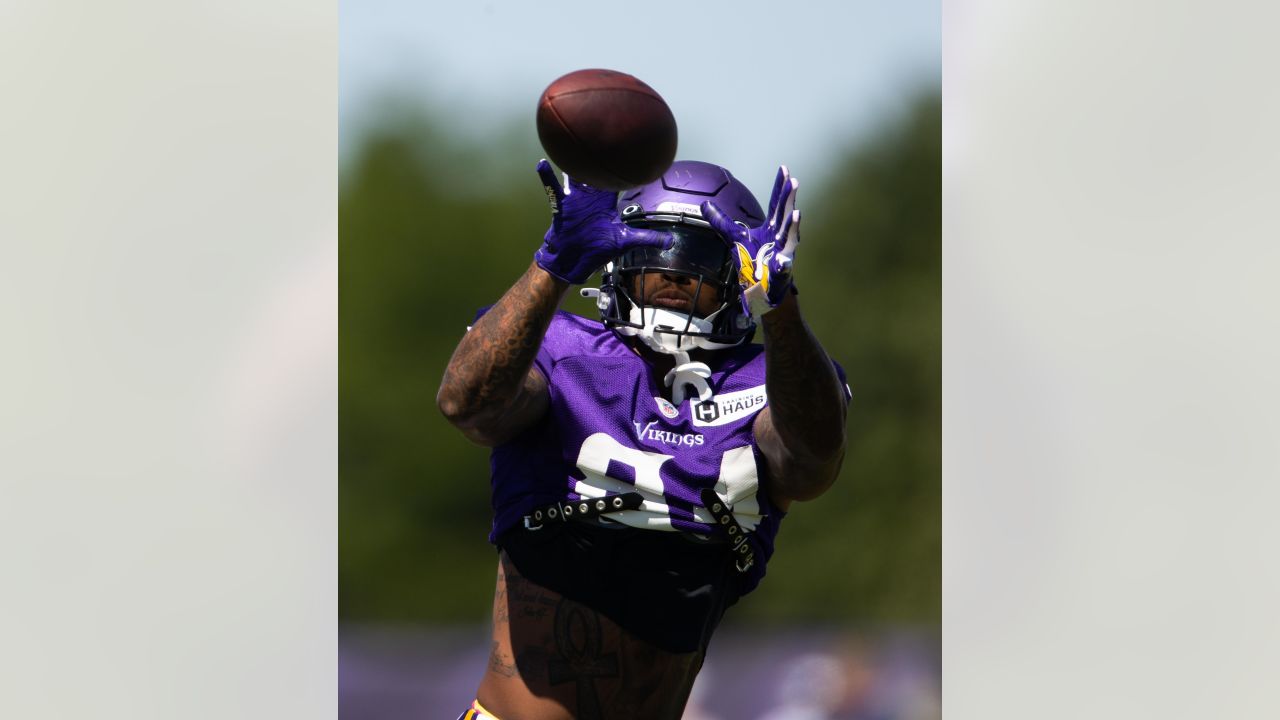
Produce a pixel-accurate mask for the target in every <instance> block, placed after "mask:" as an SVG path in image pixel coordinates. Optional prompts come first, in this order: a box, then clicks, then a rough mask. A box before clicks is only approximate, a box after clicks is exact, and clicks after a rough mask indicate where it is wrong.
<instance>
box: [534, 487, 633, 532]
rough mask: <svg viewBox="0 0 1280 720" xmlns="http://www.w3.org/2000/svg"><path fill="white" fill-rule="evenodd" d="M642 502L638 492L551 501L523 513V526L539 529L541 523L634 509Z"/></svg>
mask: <svg viewBox="0 0 1280 720" xmlns="http://www.w3.org/2000/svg"><path fill="white" fill-rule="evenodd" d="M643 502H644V498H643V497H641V495H640V493H638V492H629V493H622V494H621V495H606V496H604V497H602V498H582V499H581V500H566V501H565V502H562V503H552V504H550V505H547V506H546V507H540V508H538V509H536V510H534V511H533V512H531V513H529V514H528V515H525V516H524V526H525V529H527V530H541V529H542V525H543V523H548V522H566V521H569V520H579V519H580V520H589V519H591V518H594V517H599V516H601V515H608V514H610V513H616V512H622V511H623V510H635V509H636V508H638V507H640V505H641V504H642V503H643Z"/></svg>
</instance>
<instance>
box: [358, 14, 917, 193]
mask: <svg viewBox="0 0 1280 720" xmlns="http://www.w3.org/2000/svg"><path fill="white" fill-rule="evenodd" d="M339 12H340V19H339V32H340V56H339V64H340V77H339V115H340V122H341V125H340V128H341V143H342V145H343V149H344V150H347V149H349V147H350V144H351V142H352V140H353V139H354V138H356V137H357V136H358V133H359V130H360V128H361V127H362V126H364V125H365V124H366V123H368V122H369V121H370V120H371V116H372V115H373V114H374V113H376V107H377V105H376V104H375V103H373V102H371V101H372V100H373V99H374V98H375V97H377V96H378V95H379V94H382V93H385V92H386V91H387V90H389V89H400V90H405V91H408V92H410V93H412V94H416V95H419V96H420V97H422V98H423V99H424V101H426V102H429V103H431V104H433V105H435V106H436V107H437V108H444V109H447V112H445V113H444V117H445V119H446V120H448V119H449V118H456V125H457V128H458V129H459V130H461V131H462V132H464V133H467V134H469V135H471V136H473V137H483V136H484V135H485V134H486V133H491V132H493V130H494V129H496V128H498V127H501V126H502V125H503V124H504V123H510V122H512V121H513V119H514V120H515V121H516V122H519V120H520V117H521V116H522V115H523V116H524V117H525V118H527V122H528V125H527V127H528V128H529V130H528V131H529V133H530V136H533V134H534V128H533V111H534V106H535V104H536V102H537V99H538V95H539V94H540V93H541V91H542V89H543V88H544V87H546V85H547V84H548V83H549V82H550V81H551V80H553V79H555V78H556V77H558V76H560V75H562V74H564V73H566V72H569V71H571V70H577V69H579V68H584V67H606V68H611V69H615V70H621V71H624V72H628V73H631V74H633V75H635V76H637V77H639V78H640V79H641V80H644V81H645V82H647V83H648V84H649V85H651V86H652V87H653V88H654V89H656V90H657V91H658V92H659V93H661V94H662V95H663V97H664V98H666V100H667V103H668V104H669V105H670V106H671V108H672V111H673V112H674V113H675V116H676V121H677V123H678V125H679V128H680V149H679V152H678V155H677V156H678V157H680V158H684V159H697V160H706V161H710V162H715V163H718V164H721V165H725V166H727V167H729V168H730V170H732V171H733V173H734V174H735V175H737V176H738V177H739V178H740V179H742V180H743V181H744V182H746V183H747V184H748V186H750V187H751V188H752V189H753V190H754V191H755V192H756V194H757V195H763V194H765V193H767V192H768V190H769V188H770V187H771V186H772V180H773V175H774V172H775V171H776V169H777V166H778V164H779V163H783V162H785V163H787V164H788V165H789V166H790V167H791V170H792V172H793V173H794V174H795V175H796V176H797V177H799V178H801V179H802V181H803V179H804V178H806V177H820V176H821V173H822V172H823V171H824V170H825V167H826V161H827V159H828V158H829V157H831V155H832V152H833V150H835V149H837V148H838V147H840V146H842V145H844V144H845V143H847V142H849V141H850V140H851V139H853V138H854V137H856V136H857V135H858V134H859V133H861V132H864V131H865V130H866V129H867V128H868V127H869V126H870V125H871V124H873V123H874V122H875V121H876V120H877V119H878V118H880V117H882V116H885V115H887V114H892V113H893V112H894V111H896V110H898V109H900V108H901V107H903V105H904V103H905V101H906V100H907V98H909V97H910V94H911V91H912V90H914V89H916V88H918V87H921V86H935V87H940V86H941V57H942V39H941V10H940V5H939V3H938V2H936V1H934V2H916V1H899V2H865V1H855V2H843V3H838V2H799V1H796V2H790V3H781V2H774V3H766V2H726V1H722V0H713V1H708V2H695V1H694V0H686V1H685V2H649V3H643V4H642V3H612V2H606V1H603V0H595V1H594V2H587V1H584V0H571V1H569V2H558V3H532V2H518V1H516V0H479V1H477V2H452V3H424V2H421V0H419V1H418V2H411V1H409V0H363V1H361V2H355V1H354V0H347V2H343V3H342V4H341V7H340V10H339ZM534 160H536V158H531V159H530V166H532V164H533V161H534ZM762 201H763V198H762Z"/></svg>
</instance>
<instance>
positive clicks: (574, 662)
mask: <svg viewBox="0 0 1280 720" xmlns="http://www.w3.org/2000/svg"><path fill="white" fill-rule="evenodd" d="M554 638H555V646H556V647H555V649H556V654H557V657H554V658H551V659H550V661H549V662H548V663H547V670H548V673H549V675H550V677H549V680H550V681H551V684H552V685H559V684H561V683H566V682H570V681H572V682H574V683H576V685H577V688H576V690H577V700H578V718H579V719H580V720H599V719H600V718H603V717H604V715H603V710H602V708H601V706H600V696H599V694H598V693H597V691H596V686H595V680H596V679H597V678H616V677H618V655H617V653H604V652H602V649H603V645H604V634H603V632H601V629H600V617H599V616H598V615H597V614H596V613H595V612H594V611H592V610H590V609H588V608H585V607H583V606H581V605H579V604H577V603H575V602H572V601H569V600H563V599H562V600H561V601H560V602H559V603H558V604H557V606H556V616H555V632H554Z"/></svg>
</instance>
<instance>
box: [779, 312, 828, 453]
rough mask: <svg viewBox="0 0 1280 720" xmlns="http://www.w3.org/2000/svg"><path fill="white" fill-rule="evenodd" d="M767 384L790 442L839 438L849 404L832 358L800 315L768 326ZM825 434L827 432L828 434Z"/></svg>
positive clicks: (796, 444) (793, 444)
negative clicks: (845, 398)
mask: <svg viewBox="0 0 1280 720" xmlns="http://www.w3.org/2000/svg"><path fill="white" fill-rule="evenodd" d="M765 350H766V353H767V355H766V362H767V368H768V369H767V376H766V381H765V382H766V385H767V387H768V391H769V406H770V408H771V411H770V412H771V413H772V415H773V418H774V423H773V424H774V427H775V430H776V431H777V433H778V434H779V435H780V436H781V437H783V438H784V439H785V440H786V442H787V445H788V446H789V447H792V448H796V449H807V448H809V447H812V443H814V442H815V441H818V440H825V441H826V445H828V446H830V445H833V444H836V445H838V444H839V438H834V437H832V435H831V434H834V433H839V437H840V438H843V433H844V404H843V401H842V399H841V397H840V391H839V381H838V380H837V379H836V375H835V369H834V368H832V366H831V360H830V359H829V358H828V357H827V355H826V353H825V352H824V351H823V350H822V346H821V345H819V344H818V341H817V339H816V338H814V337H813V334H812V333H811V332H810V331H809V328H808V327H807V326H806V325H805V323H804V321H803V320H802V319H801V318H800V317H799V315H798V314H797V316H796V317H795V318H793V319H792V318H788V319H787V320H786V321H785V322H776V323H771V324H769V325H767V326H766V333H765ZM824 434H827V435H825V436H824Z"/></svg>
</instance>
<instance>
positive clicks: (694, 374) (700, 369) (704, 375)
mask: <svg viewBox="0 0 1280 720" xmlns="http://www.w3.org/2000/svg"><path fill="white" fill-rule="evenodd" d="M672 354H673V355H675V357H676V366H675V367H674V368H672V369H671V372H669V373H667V375H666V377H664V378H662V382H663V383H665V384H666V386H667V387H669V388H671V399H672V401H673V402H674V403H675V404H676V405H680V403H683V402H684V388H685V386H686V385H690V386H692V387H693V389H694V390H695V391H696V392H697V393H698V402H703V401H705V400H710V399H711V385H710V383H708V382H707V380H709V379H710V378H711V368H709V367H707V364H706V363H700V362H689V353H687V352H682V351H681V352H675V353H672Z"/></svg>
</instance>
